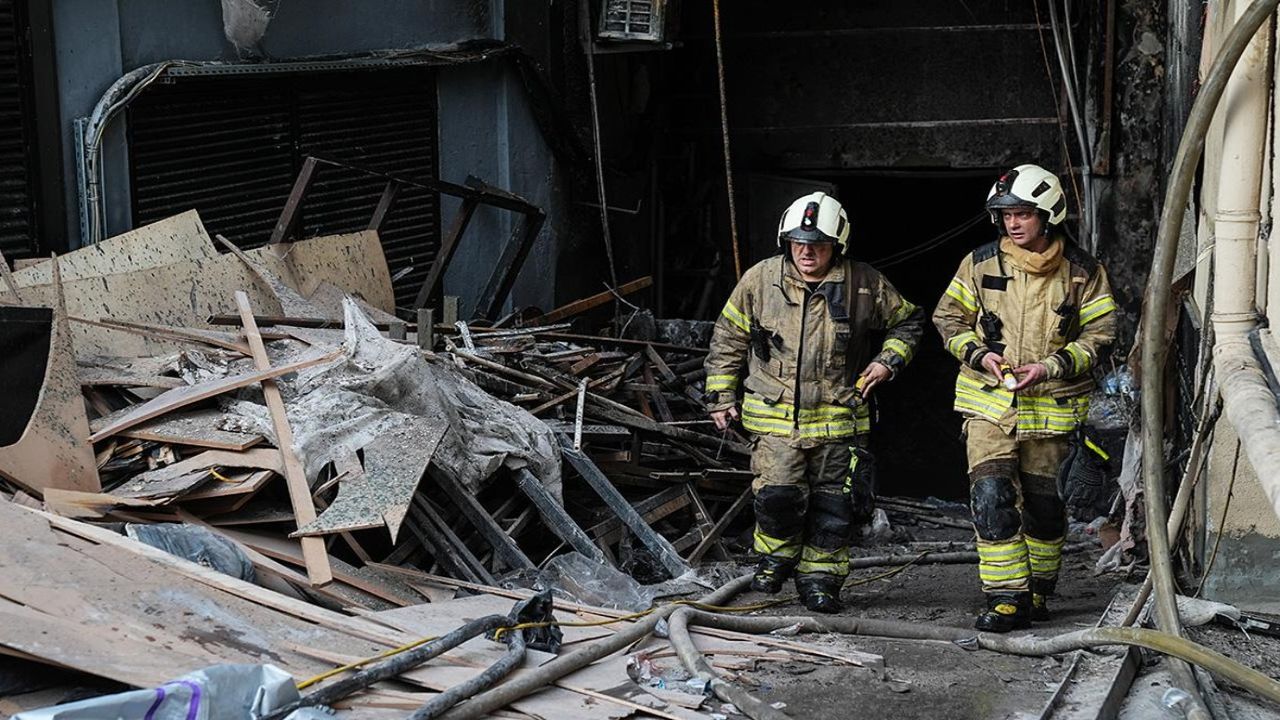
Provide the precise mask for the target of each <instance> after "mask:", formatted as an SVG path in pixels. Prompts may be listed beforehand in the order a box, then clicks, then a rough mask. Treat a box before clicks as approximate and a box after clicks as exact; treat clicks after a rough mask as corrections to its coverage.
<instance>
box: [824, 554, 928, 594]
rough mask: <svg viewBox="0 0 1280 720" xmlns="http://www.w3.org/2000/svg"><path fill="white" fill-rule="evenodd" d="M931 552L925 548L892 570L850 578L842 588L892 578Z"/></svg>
mask: <svg viewBox="0 0 1280 720" xmlns="http://www.w3.org/2000/svg"><path fill="white" fill-rule="evenodd" d="M931 552H933V551H932V550H925V551H924V552H922V553H920V554H919V555H917V556H915V558H913V559H912V560H911V562H909V563H906V564H904V565H899V566H898V567H896V568H894V569H892V570H888V571H885V572H882V573H880V574H879V575H872V576H871V577H868V578H858V579H857V580H850V581H848V582H846V583H845V584H844V585H843V586H841V588H840V589H841V590H843V589H845V588H851V587H857V586H858V585H866V584H867V583H873V582H875V581H877V580H884V579H886V578H891V577H893V576H894V575H897V574H898V573H900V572H902V571H903V570H906V569H907V568H909V567H911V566H912V565H915V564H916V563H918V562H920V561H921V560H923V559H924V556H925V555H928V554H929V553H931Z"/></svg>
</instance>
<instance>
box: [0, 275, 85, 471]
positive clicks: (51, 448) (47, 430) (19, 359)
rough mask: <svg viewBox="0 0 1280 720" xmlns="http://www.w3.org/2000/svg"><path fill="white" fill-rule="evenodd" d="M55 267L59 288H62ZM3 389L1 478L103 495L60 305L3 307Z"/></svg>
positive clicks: (0, 322) (0, 341) (0, 324)
mask: <svg viewBox="0 0 1280 720" xmlns="http://www.w3.org/2000/svg"><path fill="white" fill-rule="evenodd" d="M57 275H58V273H57V267H56V266H55V268H54V279H55V283H54V287H55V288H57V287H61V285H60V284H59V283H58V282H56V281H57ZM0 355H2V356H3V359H2V360H0V366H3V367H4V372H0V391H2V392H3V393H4V397H5V404H6V412H5V418H4V420H3V423H0V427H3V428H4V437H3V439H0V443H3V446H0V475H2V476H4V477H6V478H8V479H9V480H12V481H13V482H15V483H17V484H18V485H19V486H21V487H22V489H24V490H26V491H27V492H29V493H31V494H33V495H36V496H39V495H40V493H41V491H42V490H43V489H44V488H59V489H63V490H81V491H85V492H98V491H99V490H101V489H102V486H101V484H100V483H99V481H98V465H97V461H96V460H95V459H94V456H93V445H92V444H90V442H89V419H88V416H87V415H86V414H85V409H84V397H83V396H82V395H81V394H80V381H79V377H78V375H77V371H76V364H75V357H74V354H73V353H72V349H71V337H70V329H69V327H68V323H67V318H66V314H65V312H64V311H63V310H62V303H60V302H57V293H56V292H55V302H54V307H53V309H49V308H42V307H0Z"/></svg>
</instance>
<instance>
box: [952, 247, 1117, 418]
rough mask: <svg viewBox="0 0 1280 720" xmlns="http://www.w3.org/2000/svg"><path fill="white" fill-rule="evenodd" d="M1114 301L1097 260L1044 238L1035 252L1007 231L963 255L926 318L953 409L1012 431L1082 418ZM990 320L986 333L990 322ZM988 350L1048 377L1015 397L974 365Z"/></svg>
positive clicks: (1112, 330) (1111, 325) (1109, 338)
mask: <svg viewBox="0 0 1280 720" xmlns="http://www.w3.org/2000/svg"><path fill="white" fill-rule="evenodd" d="M1115 310H1116V303H1115V300H1114V299H1113V298H1112V297H1111V286H1110V284H1109V283H1108V281H1107V272H1106V269H1105V268H1103V266H1102V264H1101V263H1099V262H1098V261H1097V260H1095V259H1094V258H1093V257H1092V256H1091V255H1089V254H1088V253H1087V252H1085V251H1084V250H1082V249H1080V247H1078V246H1077V245H1075V244H1074V243H1070V242H1067V241H1066V240H1064V239H1062V238H1059V237H1054V238H1052V240H1051V244H1050V246H1049V248H1048V249H1046V250H1045V252H1044V253H1033V252H1031V251H1029V250H1025V249H1023V248H1020V247H1018V246H1017V245H1015V244H1014V242H1013V241H1012V240H1010V239H1009V238H1007V237H1004V238H1001V239H1000V240H999V241H997V242H992V243H988V244H987V245H983V246H981V247H979V248H978V249H976V250H974V251H973V252H972V253H970V254H969V255H966V256H965V258H964V260H963V261H961V263H960V268H959V269H958V270H957V271H956V276H955V278H953V279H952V280H951V284H950V285H949V286H948V287H947V291H946V294H944V295H943V296H942V299H941V300H940V301H939V302H938V307H937V310H935V311H934V314H933V322H934V325H936V326H937V328H938V332H939V334H941V335H942V341H943V343H944V344H945V345H946V348H947V350H948V351H949V352H950V353H951V354H952V355H954V356H955V357H956V358H958V359H959V360H960V363H961V365H960V374H959V376H958V377H957V378H956V398H955V409H956V410H957V411H959V412H960V413H961V414H963V415H966V416H969V417H980V418H986V419H988V420H991V421H994V422H996V423H997V424H1000V425H1001V426H1002V427H1004V429H1005V430H1006V431H1012V430H1015V429H1016V431H1017V434H1018V436H1020V437H1045V436H1053V435H1061V434H1064V433H1069V432H1071V431H1072V430H1075V429H1076V427H1078V426H1079V425H1080V424H1081V423H1083V422H1084V420H1085V419H1086V418H1087V416H1088V412H1089V392H1090V391H1092V390H1093V387H1094V381H1093V374H1092V370H1093V368H1094V366H1095V365H1097V363H1098V361H1099V360H1100V359H1101V358H1102V357H1103V356H1104V354H1105V352H1106V348H1107V347H1108V346H1109V345H1110V344H1111V343H1112V342H1114V341H1115V334H1116V327H1115V326H1116V321H1115V314H1114V313H1115ZM984 314H987V315H990V316H993V317H994V318H997V319H998V328H999V329H998V331H996V332H994V335H995V337H993V336H992V334H993V332H992V331H993V329H994V328H993V326H994V325H996V323H994V322H993V321H991V320H988V321H987V322H983V321H982V320H981V318H982V316H983V315H984ZM989 351H994V352H997V353H999V354H1001V355H1003V356H1004V358H1005V361H1006V362H1007V363H1008V364H1009V366H1010V367H1018V366H1019V365H1025V364H1028V363H1037V362H1038V363H1042V364H1043V365H1044V366H1045V368H1046V369H1047V370H1048V376H1049V379H1048V380H1045V381H1043V382H1040V383H1038V384H1036V385H1033V386H1031V387H1028V388H1025V389H1024V390H1022V391H1020V392H1019V393H1018V394H1017V396H1016V397H1015V396H1014V393H1012V392H1010V391H1009V390H1006V389H1005V388H1004V387H1003V386H1001V385H1000V384H999V382H998V381H997V379H996V378H994V377H993V376H992V375H991V374H990V373H988V372H987V371H986V370H985V369H984V368H983V367H982V358H983V356H985V355H986V354H987V353H988V352H989Z"/></svg>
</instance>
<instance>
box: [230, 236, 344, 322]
mask: <svg viewBox="0 0 1280 720" xmlns="http://www.w3.org/2000/svg"><path fill="white" fill-rule="evenodd" d="M218 244H219V245H221V246H222V247H223V248H224V249H226V251H227V252H229V253H231V254H232V255H235V256H236V257H237V258H239V259H240V262H243V263H244V264H245V267H247V268H249V270H250V271H251V272H253V274H254V275H256V276H257V277H258V279H259V280H261V281H262V282H263V283H264V284H266V286H267V287H268V288H269V289H270V290H271V294H272V295H274V296H275V298H276V301H277V302H278V303H279V304H280V312H281V313H282V314H284V315H285V316H287V317H305V318H311V317H323V316H322V315H320V314H319V311H318V310H317V308H316V307H315V306H314V305H312V304H311V302H310V301H309V300H307V299H306V298H304V297H302V295H300V294H299V293H298V291H297V290H294V289H293V286H296V285H298V284H299V283H298V279H297V278H296V277H292V276H291V277H289V282H291V283H293V285H290V284H289V283H288V282H285V280H284V279H283V278H281V277H280V276H278V275H276V274H275V273H274V272H272V271H270V270H268V269H267V267H266V266H265V265H264V264H263V263H261V262H259V260H258V259H257V258H254V257H251V256H250V255H249V254H248V253H246V252H245V251H243V250H241V249H240V248H238V247H236V246H235V244H234V243H232V242H231V241H229V240H227V239H226V238H224V237H222V236H221V235H219V236H218ZM282 249H284V250H287V249H288V246H287V245H266V246H263V248H262V252H261V253H259V254H268V255H270V256H271V257H273V258H275V259H276V260H283V258H284V256H285V253H283V252H280V251H281V250H282ZM281 264H282V265H283V266H284V268H285V270H286V271H287V272H290V273H292V268H291V267H289V265H288V263H283V262H282V263H281Z"/></svg>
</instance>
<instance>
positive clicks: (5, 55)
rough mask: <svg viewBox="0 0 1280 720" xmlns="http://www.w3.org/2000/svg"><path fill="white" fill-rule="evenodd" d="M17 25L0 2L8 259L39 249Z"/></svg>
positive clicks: (1, 197)
mask: <svg viewBox="0 0 1280 720" xmlns="http://www.w3.org/2000/svg"><path fill="white" fill-rule="evenodd" d="M23 25H24V23H22V22H21V18H20V17H18V16H17V15H16V14H15V8H14V2H13V0H0V249H2V250H4V254H5V256H6V257H9V258H13V257H15V256H24V255H32V254H34V253H35V252H36V251H37V250H38V249H39V247H38V245H37V241H36V227H35V212H34V204H35V202H34V199H35V193H34V190H33V180H34V177H33V175H34V173H33V170H32V167H33V165H32V155H31V152H30V150H31V148H30V143H31V137H32V128H31V122H32V118H31V117H30V112H31V110H30V108H31V102H30V96H29V95H28V92H29V90H30V88H29V86H28V82H27V79H28V78H29V77H30V76H29V74H28V72H27V69H26V67H25V54H24V51H23V42H22V38H23V33H24V32H25V29H24V28H23Z"/></svg>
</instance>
